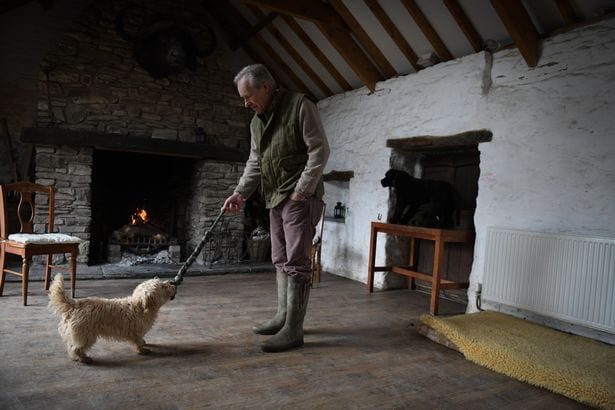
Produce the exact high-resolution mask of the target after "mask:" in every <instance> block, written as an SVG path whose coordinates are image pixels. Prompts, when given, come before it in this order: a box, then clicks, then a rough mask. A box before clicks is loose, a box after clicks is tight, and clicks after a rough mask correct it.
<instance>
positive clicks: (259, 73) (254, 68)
mask: <svg viewBox="0 0 615 410" xmlns="http://www.w3.org/2000/svg"><path fill="white" fill-rule="evenodd" d="M243 78H245V79H246V80H247V81H248V84H249V85H250V86H252V87H256V86H260V85H261V84H262V83H263V82H265V81H267V82H268V83H269V85H270V86H271V88H276V82H275V79H274V78H273V76H272V75H271V72H269V70H268V69H267V67H265V66H264V65H263V64H251V65H248V66H245V67H244V68H242V69H241V71H239V72H238V73H237V75H236V76H235V79H234V80H233V81H234V83H235V86H236V85H237V83H238V82H239V80H241V79H243Z"/></svg>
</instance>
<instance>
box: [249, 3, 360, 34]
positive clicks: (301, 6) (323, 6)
mask: <svg viewBox="0 0 615 410" xmlns="http://www.w3.org/2000/svg"><path fill="white" fill-rule="evenodd" d="M241 1H242V2H243V3H246V4H252V5H254V6H259V7H263V8H266V9H267V10H272V11H276V12H278V13H280V14H287V15H289V16H295V17H299V18H302V19H305V20H309V21H311V22H312V23H316V24H324V25H327V26H332V27H336V28H338V29H344V30H348V27H347V26H346V24H345V23H344V20H342V19H341V18H340V16H339V15H338V14H337V13H335V10H333V9H332V8H331V6H330V5H328V4H327V3H323V2H321V1H313V0H293V1H288V0H241Z"/></svg>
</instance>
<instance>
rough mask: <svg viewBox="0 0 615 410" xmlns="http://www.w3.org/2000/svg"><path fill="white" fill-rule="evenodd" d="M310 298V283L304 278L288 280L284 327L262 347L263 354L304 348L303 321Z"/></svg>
mask: <svg viewBox="0 0 615 410" xmlns="http://www.w3.org/2000/svg"><path fill="white" fill-rule="evenodd" d="M309 297H310V282H309V281H306V280H305V279H304V278H302V277H298V276H291V277H289V278H288V301H287V302H286V308H287V312H286V322H285V323H284V327H282V329H281V330H280V331H279V332H278V333H277V334H276V335H275V336H273V337H271V338H270V339H268V340H267V341H265V342H264V343H263V344H262V345H261V349H262V351H263V352H283V351H285V350H288V349H291V348H293V347H299V346H303V319H304V318H305V312H306V311H307V305H308V299H309Z"/></svg>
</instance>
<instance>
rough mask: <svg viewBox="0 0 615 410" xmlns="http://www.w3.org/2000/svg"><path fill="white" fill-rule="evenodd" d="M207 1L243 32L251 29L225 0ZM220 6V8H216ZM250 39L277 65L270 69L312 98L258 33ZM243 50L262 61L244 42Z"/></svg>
mask: <svg viewBox="0 0 615 410" xmlns="http://www.w3.org/2000/svg"><path fill="white" fill-rule="evenodd" d="M205 2H206V3H208V6H209V10H210V11H212V10H216V12H215V13H216V14H220V15H224V16H228V17H230V19H231V20H232V21H234V22H237V23H238V24H239V26H240V28H241V29H242V31H244V32H249V31H250V30H251V29H252V25H251V24H250V22H249V21H248V20H246V18H245V17H244V16H243V15H242V14H241V13H240V12H239V11H238V10H237V9H236V8H235V7H234V6H233V5H232V4H231V3H230V2H227V1H217V0H205ZM218 8H220V9H218ZM252 39H253V40H254V41H255V42H256V43H257V44H258V46H259V47H261V48H262V49H263V50H265V52H266V53H267V54H268V55H269V57H270V58H271V60H273V62H274V63H275V64H276V65H277V66H276V67H268V68H269V69H270V70H272V71H276V70H280V71H282V72H283V73H284V74H286V75H287V76H288V77H289V78H290V79H291V80H292V81H293V83H294V84H295V85H296V86H297V87H298V88H299V90H300V91H301V92H303V93H304V94H307V95H309V96H310V97H312V98H314V95H313V94H312V92H311V91H310V89H309V88H308V86H307V85H305V83H303V81H301V79H300V78H299V77H298V76H297V75H296V74H295V72H294V71H293V70H291V68H290V67H289V66H288V65H287V64H286V63H285V62H284V60H283V59H282V58H280V56H279V55H278V54H277V53H276V52H275V50H273V48H271V46H270V45H269V44H268V43H267V42H266V41H265V40H264V39H263V37H262V36H261V35H260V34H256V35H254V36H253V37H252ZM242 48H243V50H244V51H246V53H247V54H248V55H249V56H250V58H252V59H253V60H254V62H259V63H260V62H263V61H262V58H260V57H259V56H258V55H256V53H254V49H252V48H251V47H249V46H248V44H244V45H243V46H242ZM276 80H277V81H278V82H279V83H281V84H283V85H285V86H286V88H288V89H292V87H289V86H288V84H285V83H284V81H283V79H282V78H281V77H280V76H277V78H276Z"/></svg>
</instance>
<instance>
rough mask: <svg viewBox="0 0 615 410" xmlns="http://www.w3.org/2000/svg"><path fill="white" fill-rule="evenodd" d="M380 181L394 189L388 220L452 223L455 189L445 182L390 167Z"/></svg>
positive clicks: (427, 224)
mask: <svg viewBox="0 0 615 410" xmlns="http://www.w3.org/2000/svg"><path fill="white" fill-rule="evenodd" d="M380 183H381V184H382V186H383V187H390V188H394V190H395V195H396V202H395V212H394V213H393V216H392V217H391V218H390V219H389V223H394V224H403V225H406V224H410V225H417V226H425V227H432V228H451V227H453V213H454V211H455V191H454V188H453V187H452V185H451V184H449V183H448V182H444V181H433V180H428V179H418V178H414V177H413V176H410V174H408V173H407V172H404V171H399V170H396V169H389V170H388V171H387V172H386V174H385V177H384V178H383V179H382V180H381V181H380Z"/></svg>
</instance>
